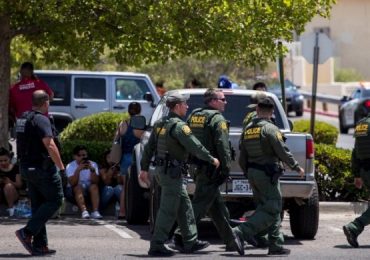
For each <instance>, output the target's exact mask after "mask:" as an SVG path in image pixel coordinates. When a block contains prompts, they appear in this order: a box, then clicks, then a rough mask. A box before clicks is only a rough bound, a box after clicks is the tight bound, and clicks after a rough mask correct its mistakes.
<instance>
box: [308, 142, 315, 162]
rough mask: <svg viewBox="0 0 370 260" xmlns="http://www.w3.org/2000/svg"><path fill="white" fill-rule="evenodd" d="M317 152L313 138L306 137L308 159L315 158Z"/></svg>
mask: <svg viewBox="0 0 370 260" xmlns="http://www.w3.org/2000/svg"><path fill="white" fill-rule="evenodd" d="M314 154H315V149H314V144H313V140H312V139H311V138H310V139H306V159H313V157H314Z"/></svg>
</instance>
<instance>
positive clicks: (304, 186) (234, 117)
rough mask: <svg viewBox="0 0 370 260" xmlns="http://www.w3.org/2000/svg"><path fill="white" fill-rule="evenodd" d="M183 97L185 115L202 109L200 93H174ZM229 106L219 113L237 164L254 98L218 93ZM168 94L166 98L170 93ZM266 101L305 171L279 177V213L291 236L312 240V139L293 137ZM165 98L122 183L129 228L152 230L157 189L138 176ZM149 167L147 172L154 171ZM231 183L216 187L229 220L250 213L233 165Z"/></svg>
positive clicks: (247, 193) (244, 184)
mask: <svg viewBox="0 0 370 260" xmlns="http://www.w3.org/2000/svg"><path fill="white" fill-rule="evenodd" d="M178 91H180V92H181V93H183V94H189V95H190V99H189V100H188V105H189V109H188V112H189V113H190V111H192V110H193V109H194V108H196V107H201V106H203V105H204V103H203V94H204V92H205V89H182V90H178ZM223 92H224V94H225V97H226V100H227V102H228V104H227V105H226V110H225V112H224V113H223V114H224V116H225V118H226V119H227V120H229V121H230V141H231V144H232V146H233V148H234V150H235V151H236V159H237V158H238V156H239V148H238V146H239V140H240V135H241V132H242V122H243V118H244V116H245V115H246V113H247V112H249V111H248V108H247V105H249V104H250V102H251V97H252V95H254V94H255V93H256V91H254V90H241V89H223ZM169 93H171V92H169ZM267 95H268V96H269V97H271V98H272V99H273V100H274V103H275V109H274V117H275V122H276V125H277V126H278V127H279V129H280V130H281V131H282V132H283V133H284V135H285V136H286V137H287V145H288V147H289V149H290V151H291V152H292V153H293V155H294V157H295V158H296V159H297V160H298V162H299V164H300V165H301V166H302V167H303V168H304V169H305V177H304V178H303V179H301V178H300V177H299V175H298V173H297V172H295V171H292V170H290V169H286V171H285V173H284V175H283V176H282V177H281V192H282V196H283V201H284V209H288V211H289V214H290V225H291V230H292V233H293V235H294V236H295V237H297V238H298V237H299V238H313V237H315V235H316V232H317V228H318V223H319V201H318V190H317V184H316V181H315V176H314V151H313V139H312V136H311V135H310V134H306V133H292V132H291V127H292V124H291V122H289V121H288V119H287V117H286V115H285V112H284V110H283V108H282V106H281V104H280V102H279V100H278V99H277V98H276V96H275V95H273V94H271V93H268V92H267ZM167 96H168V94H167V95H165V96H164V97H163V98H162V99H161V101H160V102H159V104H158V106H157V107H156V109H155V111H154V113H153V116H152V118H151V120H150V124H149V126H148V129H147V131H146V132H145V134H144V136H143V137H142V139H141V142H140V143H139V144H137V145H136V146H135V148H134V152H133V163H132V166H131V169H130V171H129V174H128V176H127V181H126V187H125V192H126V219H127V222H128V223H129V224H139V223H140V224H143V223H147V221H148V218H149V220H150V227H151V228H152V227H153V226H154V222H155V218H156V213H157V210H158V207H159V201H160V187H159V185H157V183H156V182H155V179H152V181H151V186H150V187H148V186H147V185H146V184H145V183H143V182H141V180H139V179H138V173H139V172H140V159H141V156H142V152H143V148H144V145H145V144H146V142H147V140H148V138H149V136H150V131H151V128H152V126H153V124H154V122H155V121H157V120H159V119H160V118H162V117H163V116H166V115H167V114H168V108H167V107H166V106H165V104H166V98H167ZM154 169H155V168H154V166H150V169H149V172H150V173H152V172H153V171H154ZM230 177H231V179H230V180H229V181H227V182H226V183H224V184H223V185H221V186H220V190H221V194H222V197H223V198H224V200H225V202H226V205H227V207H228V208H229V211H230V215H231V218H239V217H241V216H242V215H243V213H244V212H246V211H252V210H254V209H255V208H254V207H255V206H254V203H253V199H252V196H253V194H252V189H251V187H250V185H249V183H248V180H247V179H245V178H244V175H243V173H242V171H241V169H240V167H239V165H238V163H237V160H236V161H232V163H231V172H230ZM184 183H186V186H187V191H188V193H189V195H190V196H192V194H193V193H194V190H195V184H194V182H193V180H192V179H191V178H190V176H187V177H186V178H185V181H184Z"/></svg>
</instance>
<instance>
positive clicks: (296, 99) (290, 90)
mask: <svg viewBox="0 0 370 260" xmlns="http://www.w3.org/2000/svg"><path fill="white" fill-rule="evenodd" d="M284 83H285V100H286V105H287V112H288V113H289V112H295V114H296V116H302V115H303V101H304V97H303V95H302V94H301V93H300V92H299V90H298V89H299V87H298V86H296V85H294V84H293V83H292V82H291V81H289V80H285V82H284ZM268 91H269V92H271V93H274V94H275V95H276V96H277V97H278V99H279V100H280V102H282V94H281V86H280V84H274V85H272V86H270V87H269V88H268Z"/></svg>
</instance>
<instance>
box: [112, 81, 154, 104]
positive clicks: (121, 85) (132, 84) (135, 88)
mask: <svg viewBox="0 0 370 260" xmlns="http://www.w3.org/2000/svg"><path fill="white" fill-rule="evenodd" d="M147 92H150V91H149V87H148V84H147V82H146V81H145V80H143V79H116V83H115V93H116V99H117V100H144V94H145V93H147Z"/></svg>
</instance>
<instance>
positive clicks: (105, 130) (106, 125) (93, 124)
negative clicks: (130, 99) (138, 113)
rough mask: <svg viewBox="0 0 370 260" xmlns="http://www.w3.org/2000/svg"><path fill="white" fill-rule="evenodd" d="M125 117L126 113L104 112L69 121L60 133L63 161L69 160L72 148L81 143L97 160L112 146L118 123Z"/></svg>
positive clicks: (92, 157)
mask: <svg viewBox="0 0 370 260" xmlns="http://www.w3.org/2000/svg"><path fill="white" fill-rule="evenodd" d="M127 118H128V114H127V113H124V114H118V113H112V112H104V113H97V114H93V115H90V116H87V117H83V118H81V119H78V120H75V121H73V122H72V123H70V124H69V125H68V126H67V127H66V128H65V129H64V131H63V132H62V133H61V134H60V140H61V143H62V148H63V149H62V159H63V161H64V162H65V163H66V162H69V161H71V159H72V150H73V148H74V147H75V146H76V145H79V144H80V145H81V144H82V145H85V146H86V147H87V148H88V151H89V157H90V158H91V159H92V160H93V161H96V162H99V161H100V157H101V154H102V153H103V152H104V151H105V150H106V149H108V148H110V147H111V146H112V141H113V138H114V134H115V132H116V129H117V126H118V123H119V122H120V121H122V120H125V119H127Z"/></svg>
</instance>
